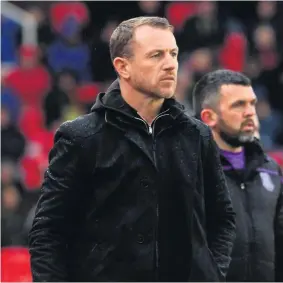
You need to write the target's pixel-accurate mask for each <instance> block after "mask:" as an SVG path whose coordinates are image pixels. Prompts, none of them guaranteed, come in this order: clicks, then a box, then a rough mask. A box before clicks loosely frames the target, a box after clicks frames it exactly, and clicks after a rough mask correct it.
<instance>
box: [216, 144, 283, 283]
mask: <svg viewBox="0 0 283 283" xmlns="http://www.w3.org/2000/svg"><path fill="white" fill-rule="evenodd" d="M245 155H246V167H245V169H244V170H241V171H239V170H234V169H233V168H232V166H231V164H230V163H229V162H228V161H227V159H226V158H225V157H224V156H221V161H222V164H223V169H224V172H225V175H226V180H227V184H228V188H229V190H230V194H231V198H232V202H233V207H234V209H235V212H236V241H235V244H234V247H233V252H232V262H231V265H230V269H229V271H228V275H227V281H232V282H236V281H239V282H243V281H246V282H259V281H265V282H274V281H275V280H276V281H280V282H282V281H283V185H282V183H283V180H282V175H281V172H280V168H279V166H278V165H277V164H276V163H275V162H274V161H273V160H272V159H271V158H269V157H268V156H267V155H266V154H265V153H264V152H263V150H262V148H261V146H260V144H259V143H258V142H254V143H250V144H247V145H246V147H245Z"/></svg>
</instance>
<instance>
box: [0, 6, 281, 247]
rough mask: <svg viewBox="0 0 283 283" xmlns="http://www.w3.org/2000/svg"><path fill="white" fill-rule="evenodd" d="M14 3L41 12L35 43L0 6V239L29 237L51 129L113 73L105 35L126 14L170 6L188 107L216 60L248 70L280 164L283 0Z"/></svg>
mask: <svg viewBox="0 0 283 283" xmlns="http://www.w3.org/2000/svg"><path fill="white" fill-rule="evenodd" d="M12 4H14V5H18V6H19V7H21V8H23V9H25V10H26V11H28V12H29V13H30V14H31V15H33V16H34V18H35V19H36V21H37V23H38V27H37V39H38V44H37V45H36V46H35V45H28V44H23V40H22V39H23V34H22V28H21V26H19V25H18V24H17V23H16V22H14V21H12V20H11V19H9V18H7V17H4V16H3V15H1V31H2V33H1V63H2V64H1V136H2V137H1V157H2V158H1V187H2V190H1V194H2V198H1V200H2V203H1V209H2V213H1V223H2V229H1V233H2V235H1V236H2V242H1V244H2V246H12V245H13V246H15V245H23V246H25V245H27V235H28V231H29V229H30V226H31V222H32V219H33V215H34V207H35V204H36V202H37V199H38V196H39V193H40V186H41V183H42V180H43V175H44V171H45V169H46V167H47V165H48V153H49V151H50V149H51V147H52V145H53V136H54V133H55V131H56V129H57V128H58V126H59V125H60V124H61V123H62V122H64V121H66V120H70V119H73V118H75V117H77V116H78V115H81V114H84V113H87V112H88V111H89V109H90V106H91V104H92V103H93V102H94V100H95V98H96V95H97V94H98V93H99V92H101V91H104V90H105V89H106V88H107V86H108V85H109V84H110V82H111V81H112V80H113V79H115V78H116V74H115V72H114V70H113V67H112V64H111V60H110V56H109V52H108V43H109V39H110V36H111V33H112V32H113V30H114V29H115V27H116V26H117V24H118V23H119V22H120V21H122V20H124V19H128V18H130V17H135V16H141V15H158V16H166V17H167V18H168V19H169V21H170V22H171V23H172V24H173V25H174V27H175V35H176V38H177V42H178V45H179V48H180V55H179V62H180V65H179V79H178V88H177V92H176V98H177V99H178V100H179V101H181V102H182V103H183V104H184V105H185V106H186V111H187V113H188V114H189V115H191V114H193V113H192V111H191V90H192V88H193V86H194V83H195V81H196V80H198V79H199V78H200V77H201V76H202V75H203V74H205V73H206V72H209V71H211V70H213V69H216V68H229V69H232V70H236V71H241V72H244V73H245V74H247V75H248V76H249V77H250V78H251V79H252V82H253V87H254V91H255V93H256V95H257V97H258V101H259V102H258V105H257V110H258V117H259V122H260V128H259V135H260V138H261V141H262V144H263V146H264V148H265V149H266V150H267V151H268V152H270V155H271V156H272V157H274V158H275V159H276V160H277V161H278V162H279V163H280V164H281V166H283V156H282V155H283V150H282V148H283V127H282V124H283V5H282V4H283V2H282V3H280V2H273V1H259V2H253V3H252V4H251V3H245V2H239V3H238V2H225V3H224V2H223V3H222V2H221V1H220V2H209V1H208V2H206V1H203V2H176V1H171V2H170V1H169V2H161V1H138V2H115V3H114V2H113V3H111V2H107V1H106V2H104V3H102V2H65V1H64V2H58V1H57V2H52V1H49V2H44V1H42V2H39V1H38V2H37V1H19V2H12ZM245 5H246V6H245ZM236 6H238V7H236ZM245 7H247V9H246V8H245Z"/></svg>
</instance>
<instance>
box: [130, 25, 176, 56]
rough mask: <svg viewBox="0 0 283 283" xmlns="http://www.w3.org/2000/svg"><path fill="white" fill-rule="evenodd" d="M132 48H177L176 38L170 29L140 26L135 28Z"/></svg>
mask: <svg viewBox="0 0 283 283" xmlns="http://www.w3.org/2000/svg"><path fill="white" fill-rule="evenodd" d="M134 48H139V49H142V50H143V51H144V52H149V51H150V50H154V49H162V50H165V49H168V50H171V49H174V48H177V44H176V39H175V36H174V35H173V33H172V31H171V30H169V29H162V28H156V27H150V26H140V27H138V28H137V29H136V30H135V35H134Z"/></svg>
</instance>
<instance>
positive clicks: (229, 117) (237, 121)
mask: <svg viewBox="0 0 283 283" xmlns="http://www.w3.org/2000/svg"><path fill="white" fill-rule="evenodd" d="M241 117H242V116H241V115H240V114H239V113H235V112H232V111H230V112H229V113H227V114H226V117H223V118H224V121H225V122H226V123H227V125H229V126H230V127H232V128H239V127H240V126H241V123H242V120H241Z"/></svg>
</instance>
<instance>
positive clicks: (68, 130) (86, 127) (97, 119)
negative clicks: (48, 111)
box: [55, 112, 104, 142]
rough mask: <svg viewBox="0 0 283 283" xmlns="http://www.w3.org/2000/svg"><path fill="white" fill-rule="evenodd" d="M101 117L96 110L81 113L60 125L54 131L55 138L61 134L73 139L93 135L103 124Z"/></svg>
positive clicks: (77, 139)
mask: <svg viewBox="0 0 283 283" xmlns="http://www.w3.org/2000/svg"><path fill="white" fill-rule="evenodd" d="M103 121H104V120H103V117H102V116H100V115H99V114H98V113H96V112H92V113H89V114H85V115H81V116H79V117H77V118H75V119H74V120H68V121H66V122H64V123H63V124H61V125H60V127H59V128H58V129H57V131H56V133H55V140H56V139H58V138H59V137H61V136H64V137H65V138H67V139H70V140H72V141H73V142H75V141H83V140H85V139H86V138H89V137H91V136H94V135H95V134H97V133H98V132H100V130H101V129H102V126H103V124H104V123H103Z"/></svg>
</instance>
